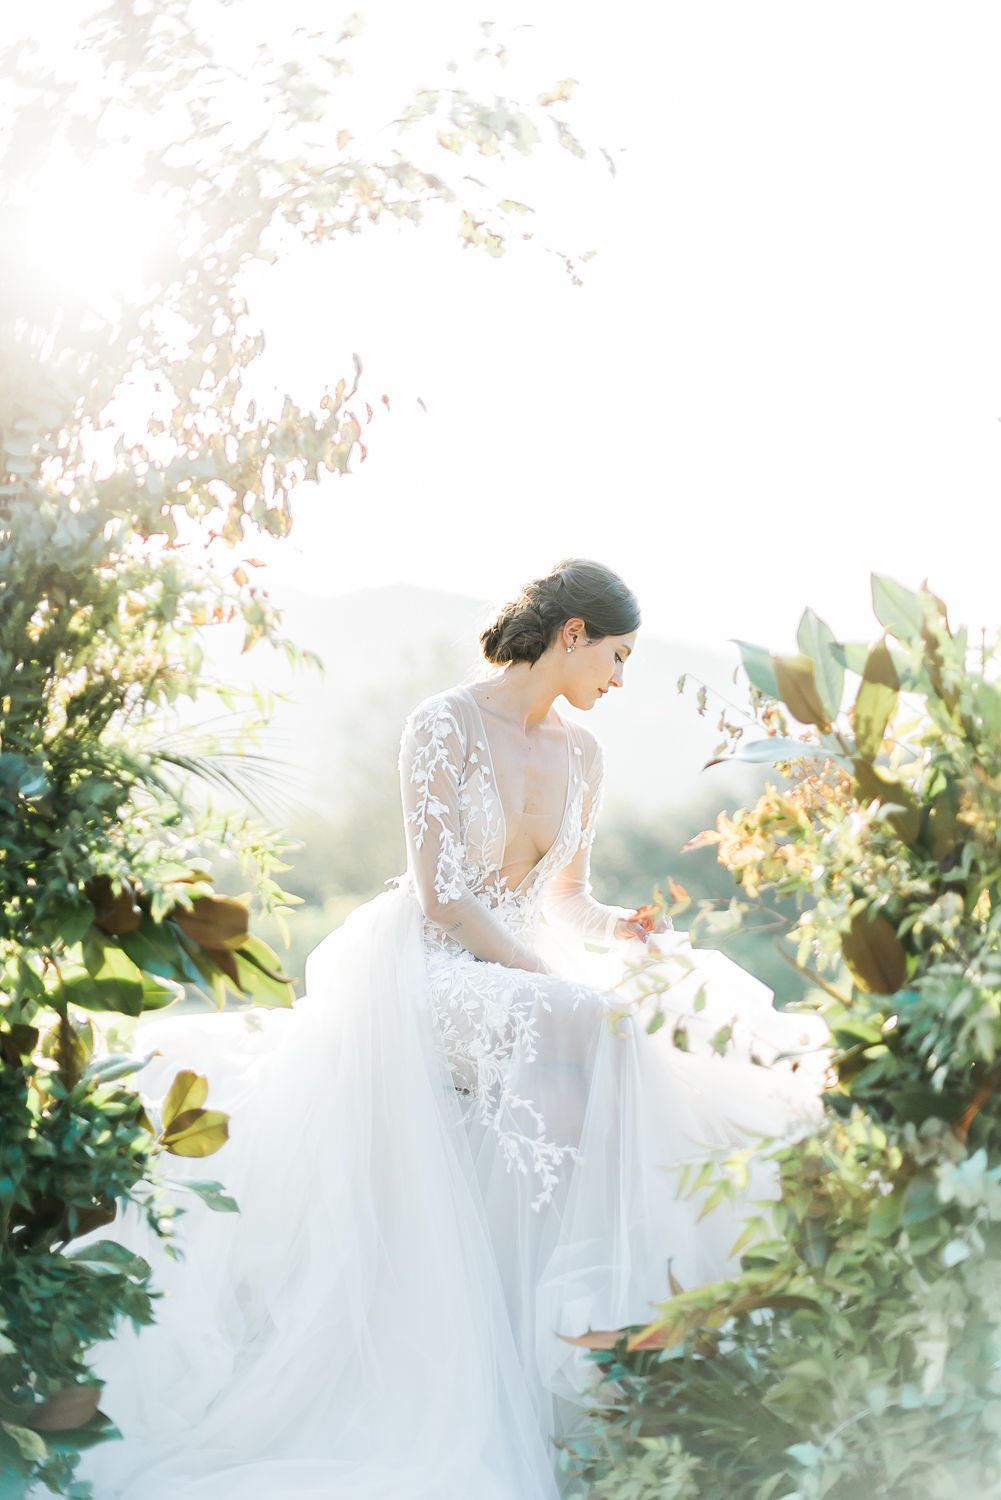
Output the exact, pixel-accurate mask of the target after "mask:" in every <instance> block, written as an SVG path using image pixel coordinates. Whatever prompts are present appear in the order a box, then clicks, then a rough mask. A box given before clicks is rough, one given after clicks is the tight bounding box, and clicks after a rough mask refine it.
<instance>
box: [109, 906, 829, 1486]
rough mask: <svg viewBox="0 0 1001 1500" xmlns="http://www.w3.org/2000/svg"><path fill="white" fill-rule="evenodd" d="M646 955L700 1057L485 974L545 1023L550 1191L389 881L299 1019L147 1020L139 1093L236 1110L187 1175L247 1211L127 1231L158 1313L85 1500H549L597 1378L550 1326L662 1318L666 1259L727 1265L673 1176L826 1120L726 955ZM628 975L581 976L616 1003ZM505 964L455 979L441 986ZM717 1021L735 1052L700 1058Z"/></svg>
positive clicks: (535, 1069)
mask: <svg viewBox="0 0 1001 1500" xmlns="http://www.w3.org/2000/svg"><path fill="white" fill-rule="evenodd" d="M622 946H623V947H625V946H626V945H622ZM629 946H633V947H634V946H635V945H629ZM664 947H665V950H666V951H667V953H668V954H669V962H673V963H674V964H675V968H676V973H675V978H676V984H675V985H674V986H673V987H672V989H671V991H670V995H669V999H670V1003H671V1007H672V1009H674V1010H675V1011H677V1013H678V1014H682V1013H689V1012H690V1013H691V1014H690V1016H689V1031H690V1036H691V1038H692V1040H693V1043H694V1044H695V1050H693V1051H691V1052H681V1051H679V1050H678V1049H677V1048H675V1047H674V1046H673V1045H672V1043H671V1032H672V1026H671V1024H668V1025H666V1026H664V1027H663V1028H662V1029H661V1030H660V1031H659V1032H658V1033H657V1034H656V1035H652V1036H651V1035H647V1034H646V1031H645V1028H644V1027H643V1025H642V1023H641V1021H638V1020H630V1019H623V1018H622V1017H621V1016H618V1015H617V1013H618V1012H620V1011H621V1010H622V1002H623V991H622V990H621V989H619V990H618V991H617V993H615V994H614V995H613V994H610V993H609V992H608V990H607V989H603V988H601V987H600V985H599V983H596V984H594V985H592V986H589V987H582V985H581V984H580V983H579V982H578V983H570V982H568V980H567V979H564V978H557V977H555V976H547V977H544V980H543V982H542V983H541V984H540V981H539V978H538V976H534V975H533V976H527V975H524V974H519V972H518V971H507V970H500V971H499V976H500V980H501V981H502V982H503V983H505V984H508V985H509V986H510V987H511V997H512V1003H518V1004H520V1005H521V1006H522V1008H523V1010H524V1008H525V1006H526V1005H527V1007H528V1011H529V1012H530V1014H531V1019H532V1023H533V1024H532V1026H531V1027H530V1028H529V1030H528V1032H527V1033H526V1034H525V1035H523V1036H522V1037H521V1039H520V1041H518V1042H515V1043H512V1045H511V1048H510V1049H509V1056H508V1058H507V1065H508V1074H507V1084H508V1089H507V1094H506V1101H507V1103H506V1105H505V1108H506V1109H507V1111H508V1114H509V1116H510V1115H511V1100H512V1099H515V1100H521V1101H523V1103H524V1108H523V1109H522V1114H521V1124H522V1127H523V1129H524V1131H525V1138H526V1140H528V1142H529V1146H530V1147H531V1145H532V1139H533V1131H534V1139H535V1143H536V1145H544V1146H547V1147H550V1148H555V1149H550V1150H549V1153H548V1156H547V1157H546V1161H547V1162H548V1166H546V1167H545V1168H544V1170H543V1171H542V1172H541V1175H540V1170H539V1168H538V1164H537V1163H535V1162H533V1158H532V1150H531V1149H529V1150H528V1151H527V1152H522V1153H519V1152H518V1151H517V1150H512V1144H511V1142H512V1130H511V1123H512V1118H514V1116H512V1117H511V1118H508V1119H507V1121H506V1122H505V1120H503V1119H499V1118H497V1117H492V1116H491V1115H490V1112H489V1111H485V1110H483V1109H480V1108H477V1107H475V1105H476V1099H477V1080H476V1078H475V1077H473V1078H469V1077H465V1076H463V1074H462V1070H461V1068H460V1067H459V1066H457V1061H456V1057H455V1056H454V1055H451V1054H450V1052H449V1048H448V1046H447V1044H446V1042H444V1041H443V1035H444V1033H443V1028H442V1025H441V1021H440V1016H441V994H440V990H441V984H442V976H441V973H440V965H439V972H438V975H437V978H435V976H434V974H433V973H431V974H430V975H429V965H428V962H427V957H426V953H425V947H424V942H423V937H422V927H421V917H420V912H419V909H418V907H417V905H416V902H415V900H414V897H413V895H412V894H411V892H410V890H409V888H408V886H407V884H406V883H405V882H404V883H403V885H402V886H401V888H399V889H397V890H393V891H389V892H387V893H386V894H385V895H383V896H380V897H378V898H377V899H376V900H375V901H373V902H371V903H369V904H368V905H367V906H366V907H363V908H362V909H360V910H359V911H357V912H356V913H354V914H353V915H352V916H351V917H350V918H349V920H348V921H347V923H346V924H345V925H344V927H343V928H341V929H339V930H338V931H337V932H335V933H333V934H331V936H330V937H328V938H327V939H326V940H325V941H324V942H323V943H321V944H320V946H319V947H318V948H317V949H316V950H315V952H314V953H313V954H312V955H311V957H310V960H309V962H308V965H307V971H306V981H307V992H308V993H307V997H306V998H305V999H303V1000H301V1001H299V1002H297V1003H296V1006H295V1008H294V1009H293V1010H292V1011H279V1012H263V1013H262V1012H259V1011H258V1012H253V1013H250V1014H249V1015H247V1014H241V1013H234V1014H232V1015H229V1014H222V1015H211V1016H205V1017H197V1018H189V1017H180V1018H178V1019H176V1020H174V1019H169V1018H168V1019H166V1020H163V1021H159V1022H153V1023H152V1024H150V1025H149V1026H147V1027H145V1028H144V1029H143V1031H142V1033H141V1036H142V1046H143V1049H144V1050H148V1049H149V1048H150V1047H154V1046H155V1047H157V1048H159V1050H160V1052H161V1054H162V1055H161V1057H159V1058H157V1059H156V1060H155V1062H154V1063H153V1064H151V1066H150V1068H149V1069H148V1070H147V1072H146V1073H145V1074H143V1075H142V1078H143V1080H144V1088H145V1089H146V1090H147V1091H148V1092H149V1093H151V1094H155V1093H156V1092H157V1090H158V1089H159V1088H162V1087H165V1086H166V1085H167V1084H168V1083H169V1081H170V1079H171V1078H172V1077H173V1075H174V1073H175V1072H176V1071H177V1069H178V1068H179V1067H181V1066H184V1067H194V1068H196V1069H197V1070H198V1071H199V1072H203V1073H205V1074H207V1075H208V1077H209V1080H210V1096H209V1101H210V1104H211V1105H212V1106H213V1107H218V1108H222V1109H225V1110H227V1111H228V1112H229V1113H230V1115H231V1126H230V1129H231V1139H230V1141H229V1143H228V1144H227V1146H226V1147H225V1148H224V1149H223V1151H222V1152H221V1153H220V1154H219V1155H218V1156H217V1157H215V1158H213V1159H212V1161H211V1162H210V1163H207V1164H202V1163H191V1164H190V1167H189V1170H190V1172H191V1175H192V1176H194V1177H204V1176H206V1175H211V1176H213V1177H219V1178H221V1179H222V1180H223V1181H224V1183H225V1185H226V1188H227V1190H228V1191H229V1192H231V1193H232V1194H233V1196H234V1197H235V1198H236V1199H237V1201H238V1203H239V1204H240V1209H241V1212H240V1213H239V1214H238V1215H236V1214H218V1213H212V1212H211V1211H209V1210H208V1209H206V1208H205V1207H204V1206H203V1205H201V1204H200V1203H198V1202H197V1201H195V1200H189V1201H193V1202H194V1206H193V1207H192V1208H191V1209H190V1211H189V1212H187V1213H186V1214H185V1216H184V1219H183V1221H182V1224H181V1229H180V1233H179V1239H180V1241H181V1243H182V1245H183V1247H184V1259H183V1261H173V1260H170V1259H168V1258H166V1257H164V1256H163V1255H162V1254H159V1253H158V1252H157V1247H156V1246H155V1245H153V1244H151V1243H150V1240H149V1238H148V1237H145V1232H144V1231H143V1230H142V1229H141V1228H140V1227H139V1226H129V1225H125V1226H122V1228H121V1231H120V1233H121V1237H122V1238H123V1239H124V1240H126V1242H127V1243H130V1244H131V1245H132V1246H133V1248H136V1249H138V1250H139V1251H140V1253H143V1254H146V1255H147V1256H152V1257H155V1265H156V1271H157V1282H158V1285H159V1286H160V1287H161V1288H162V1291H163V1297H162V1299H161V1300H160V1301H159V1302H158V1304H157V1322H156V1324H155V1325H154V1326H152V1327H150V1328H146V1329H143V1330H141V1331H140V1332H139V1333H135V1332H133V1331H132V1330H124V1331H123V1332H122V1333H121V1334H120V1336H119V1337H118V1338H117V1339H116V1340H115V1342H114V1343H113V1344H111V1345H108V1346H106V1347H105V1348H104V1349H102V1350H101V1351H99V1357H98V1359H97V1361H96V1369H97V1373H98V1374H99V1375H100V1376H101V1378H102V1379H104V1380H105V1381H106V1390H105V1393H104V1397H103V1399H102V1408H103V1409H104V1410H105V1411H106V1412H107V1413H108V1414H109V1415H110V1416H111V1417H112V1419H113V1420H114V1422H115V1423H116V1425H117V1426H118V1428H119V1429H120V1431H121V1433H122V1435H123V1440H122V1441H121V1442H113V1443H109V1444H106V1445H104V1446H103V1447H101V1448H99V1449H96V1450H94V1451H93V1452H92V1453H91V1454H89V1455H88V1456H87V1459H86V1462H85V1465H84V1468H83V1475H84V1476H85V1477H88V1478H90V1479H92V1481H93V1483H94V1489H95V1495H96V1497H97V1500H168V1497H169V1500H286V1497H287V1500H293V1497H294V1500H305V1497H316V1500H320V1497H324V1500H327V1497H330V1500H556V1497H557V1496H558V1495H559V1493H560V1487H559V1482H558V1481H557V1479H556V1477H555V1472H556V1465H555V1455H554V1449H553V1439H554V1438H555V1439H556V1440H560V1439H561V1438H564V1437H566V1436H567V1435H570V1434H573V1433H574V1432H575V1431H576V1430H578V1429H579V1428H580V1426H581V1425H582V1423H584V1422H586V1411H587V1409H588V1407H589V1406H590V1407H593V1406H594V1404H595V1398H594V1375H595V1370H594V1366H593V1365H592V1364H591V1363H590V1362H589V1361H588V1360H587V1358H586V1356H585V1355H583V1354H582V1352H581V1351H580V1350H579V1349H578V1348H576V1347H575V1346H573V1345H570V1344H568V1343H566V1342H565V1341H564V1340H563V1339H561V1338H560V1337H559V1335H560V1334H570V1335H575V1334H580V1333H583V1332H585V1331H586V1330H588V1329H598V1328H617V1327H620V1326H623V1325H625V1324H629V1323H643V1322H646V1321H648V1320H649V1318H650V1316H651V1311H652V1304H653V1303H655V1302H657V1301H662V1300H664V1299H665V1298H666V1297H667V1296H668V1262H669V1261H670V1264H671V1269H672V1272H673V1275H674V1277H676V1278H677V1280H678V1281H680V1282H681V1283H682V1285H684V1286H686V1287H687V1286H694V1285H697V1284H699V1283H701V1282H703V1281H706V1280H709V1279H715V1278H716V1277H718V1276H719V1275H721V1274H723V1273H724V1272H725V1270H726V1269H727V1266H728V1261H729V1249H730V1246H731V1244H732V1243H733V1240H734V1238H735V1224H734V1217H733V1215H732V1213H729V1212H727V1211H723V1210H721V1211H717V1212H714V1213H712V1214H710V1215H708V1216H707V1217H706V1218H705V1219H704V1220H702V1222H697V1216H698V1212H699V1204H698V1202H697V1201H696V1200H693V1199H689V1198H685V1197H683V1196H680V1195H679V1191H678V1175H677V1172H676V1171H675V1170H673V1169H674V1168H675V1167H676V1166H677V1164H679V1163H681V1162H683V1161H690V1160H692V1159H693V1158H694V1157H697V1156H699V1155H700V1154H704V1152H705V1151H706V1149H707V1148H709V1147H713V1146H717V1145H719V1144H720V1143H723V1142H727V1141H740V1140H743V1139H744V1138H745V1137H744V1136H743V1134H742V1133H743V1132H745V1131H747V1130H753V1131H759V1132H766V1133H774V1134H787V1133H789V1132H790V1131H793V1130H802V1129H803V1128H805V1127H806V1125H807V1124H808V1123H809V1120H810V1118H811V1117H812V1115H813V1112H814V1111H815V1108H816V1105H815V1099H816V1072H815V1070H814V1071H813V1073H812V1074H811V1070H810V1069H809V1068H807V1067H803V1068H801V1069H800V1070H799V1071H798V1072H796V1073H792V1072H790V1071H788V1070H783V1069H782V1068H781V1067H779V1068H772V1069H769V1068H762V1067H759V1066H757V1065H755V1064H752V1063H751V1062H750V1061H748V1060H746V1059H747V1058H748V1057H749V1055H750V1054H751V1052H754V1053H755V1054H756V1055H758V1056H759V1057H761V1059H762V1060H763V1061H765V1062H768V1061H770V1060H771V1058H772V1057H774V1055H775V1054H776V1052H786V1051H795V1050H799V1049H802V1048H806V1049H807V1053H808V1055H812V1056H814V1057H816V1056H818V1055H819V1054H818V1051H817V1049H818V1043H819V1042H820V1038H818V1035H817V1032H816V1029H811V1028H810V1026H809V1024H808V1023H805V1022H804V1021H803V1019H802V1018H799V1017H789V1016H783V1015H780V1014H777V1013H776V1012H775V1011H773V1010H772V1008H771V1003H770V995H769V992H768V991H767V990H766V989H765V988H764V987H763V986H761V985H760V984H758V983H757V981H755V980H754V979H752V978H751V977H750V976H749V975H747V974H745V973H744V972H743V971H742V970H740V969H738V968H737V967H736V966H735V965H733V964H732V963H730V962H729V961H728V960H726V959H724V958H723V957H721V956H720V955H718V954H715V953H699V954H693V953H691V951H690V950H689V949H688V948H687V941H686V940H685V939H684V938H683V937H681V936H678V937H675V936H674V935H668V937H667V938H665V939H664ZM670 955H673V957H671V956H670ZM627 956H628V955H627ZM622 957H623V955H622V954H619V955H618V957H616V956H615V955H610V956H608V957H607V958H605V959H603V960H598V959H595V960H594V963H595V965H596V968H595V971H594V973H593V974H592V975H591V976H590V977H592V978H593V979H595V980H596V981H600V983H603V984H606V985H607V984H610V983H611V982H612V980H613V979H614V978H615V977H616V975H617V974H618V975H621V969H622ZM563 961H564V960H560V959H558V958H557V957H556V956H555V955H554V956H553V962H554V963H556V962H563ZM601 965H603V967H601ZM470 966H472V967H470ZM690 966H693V967H690ZM432 967H433V966H432ZM495 968H496V966H494V965H478V964H477V963H476V961H475V960H473V959H463V960H457V961H456V967H455V973H454V976H453V977H454V985H455V989H456V993H457V994H459V993H461V991H462V987H463V985H464V984H466V983H467V981H468V982H470V983H471V982H473V981H474V980H478V979H480V978H482V971H483V970H485V969H490V970H494V969H495ZM495 977H497V976H495ZM436 986H437V993H436ZM526 987H527V988H526ZM699 988H702V990H703V1000H704V1002H705V1003H704V1005H703V1007H702V1008H701V1009H700V1010H699V1012H698V1014H697V1015H696V1014H695V1012H694V1009H693V998H694V994H695V992H696V990H698V989H699ZM526 996H527V999H526ZM700 1004H702V1002H700ZM733 1022H735V1023H736V1026H735V1037H736V1041H737V1043H738V1055H736V1056H730V1057H728V1058H726V1059H721V1058H719V1057H716V1056H715V1055H713V1054H712V1053H711V1051H710V1050H709V1049H708V1048H707V1047H703V1048H702V1050H699V1047H698V1044H699V1040H700V1037H699V1035H698V1033H699V1032H700V1030H701V1032H702V1033H703V1034H704V1035H711V1034H712V1033H713V1032H714V1031H715V1030H716V1028H717V1027H718V1026H719V1025H720V1024H723V1023H727V1024H730V1023H733ZM446 1030H447V1028H446ZM526 1037H527V1038H528V1039H527V1040H526ZM532 1038H534V1040H533V1039H532ZM741 1052H742V1053H743V1057H742V1056H741V1055H740V1053H741ZM526 1111H527V1114H526ZM495 1113H496V1112H495ZM526 1119H531V1120H532V1121H534V1124H533V1125H532V1127H531V1129H528V1128H527V1127H526V1126H525V1120H526ZM179 1165H180V1166H181V1169H182V1170H183V1169H184V1168H185V1166H186V1165H187V1164H183V1163H182V1164H179ZM765 1186H766V1188H767V1185H765ZM761 1188H762V1184H761V1183H758V1184H756V1186H755V1191H754V1192H752V1193H751V1195H750V1196H752V1197H754V1196H760V1194H761Z"/></svg>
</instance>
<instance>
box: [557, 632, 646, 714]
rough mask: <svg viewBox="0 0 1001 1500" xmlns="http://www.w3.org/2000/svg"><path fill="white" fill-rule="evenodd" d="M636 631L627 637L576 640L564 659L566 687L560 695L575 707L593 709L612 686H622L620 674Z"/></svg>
mask: <svg viewBox="0 0 1001 1500" xmlns="http://www.w3.org/2000/svg"><path fill="white" fill-rule="evenodd" d="M636 634H637V632H636V631H635V630H631V631H630V632H629V634H628V635H605V636H602V637H601V639H600V640H597V641H588V640H586V639H581V640H578V642H577V645H576V648H575V650H574V651H573V652H571V653H570V654H569V655H568V656H567V686H566V688H565V689H564V694H563V696H564V697H565V698H566V700H567V702H568V703H571V704H572V705H573V707H574V708H593V707H594V705H595V704H596V703H597V702H598V699H599V698H603V697H604V696H605V694H606V693H607V692H609V691H610V690H611V689H612V688H613V687H621V686H622V673H623V671H624V669H625V665H626V662H627V661H628V659H629V657H630V656H631V655H632V653H633V650H634V648H635V646H636Z"/></svg>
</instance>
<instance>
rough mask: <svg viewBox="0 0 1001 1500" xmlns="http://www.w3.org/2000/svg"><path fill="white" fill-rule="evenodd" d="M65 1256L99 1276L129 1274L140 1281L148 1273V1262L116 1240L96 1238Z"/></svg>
mask: <svg viewBox="0 0 1001 1500" xmlns="http://www.w3.org/2000/svg"><path fill="white" fill-rule="evenodd" d="M66 1258H67V1260H71V1261H73V1262H74V1264H76V1265H82V1266H86V1267H87V1269H88V1270H89V1271H94V1272H95V1273H96V1274H97V1275H101V1276H129V1277H131V1278H132V1279H133V1280H135V1281H140V1280H142V1279H143V1278H144V1277H146V1276H148V1275H149V1264H148V1262H147V1261H145V1260H143V1258H142V1256H141V1255H135V1254H134V1253H133V1252H132V1251H131V1250H126V1248H125V1246H124V1245H120V1244H119V1243H118V1241H117V1240H98V1241H97V1243H96V1244H93V1245H84V1246H83V1248H82V1249H80V1250H71V1251H68V1252H67V1257H66Z"/></svg>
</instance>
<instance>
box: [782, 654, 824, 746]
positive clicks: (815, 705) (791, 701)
mask: <svg viewBox="0 0 1001 1500" xmlns="http://www.w3.org/2000/svg"><path fill="white" fill-rule="evenodd" d="M772 665H773V667H774V668H775V680H776V682H777V683H778V689H779V697H780V698H781V699H782V701H783V703H784V704H785V706H786V708H788V710H789V712H790V713H791V714H792V716H793V718H794V719H798V720H799V722H800V723H801V724H814V725H816V727H817V728H818V729H827V728H828V727H829V725H830V716H829V715H828V713H827V710H826V709H825V708H824V705H823V703H822V702H821V701H820V694H819V693H818V692H817V685H816V682H815V681H814V673H813V662H812V661H811V660H810V658H809V657H808V656H773V657H772Z"/></svg>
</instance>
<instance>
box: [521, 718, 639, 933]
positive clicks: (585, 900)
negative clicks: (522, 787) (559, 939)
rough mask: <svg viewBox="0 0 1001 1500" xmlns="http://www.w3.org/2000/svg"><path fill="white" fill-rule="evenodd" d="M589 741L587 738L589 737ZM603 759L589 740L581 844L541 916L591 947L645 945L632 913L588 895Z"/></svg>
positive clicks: (549, 893) (555, 881)
mask: <svg viewBox="0 0 1001 1500" xmlns="http://www.w3.org/2000/svg"><path fill="white" fill-rule="evenodd" d="M589 739H590V736H589ZM603 783H604V757H603V755H602V751H601V746H600V745H599V744H598V742H597V740H594V739H591V742H590V745H589V747H588V759H587V764H586V766H585V769H584V802H583V808H582V814H581V842H580V844H579V846H578V849H577V853H576V854H575V855H574V857H573V859H572V860H571V861H570V863H569V864H568V865H567V866H566V868H565V869H564V870H561V871H560V873H559V874H558V875H556V876H554V877H553V879H552V880H551V881H550V882H549V885H548V887H547V889H546V896H545V912H546V916H547V918H548V919H549V921H550V922H552V923H553V925H554V926H556V927H562V928H564V929H567V930H569V931H572V932H574V933H576V934H577V936H579V937H582V938H584V939H585V940H589V941H590V942H593V943H612V942H614V941H616V940H617V939H621V938H639V939H640V940H641V941H642V942H644V943H645V942H646V941H647V937H648V933H647V931H646V930H645V928H644V927H643V926H642V925H641V924H640V923H639V922H637V921H636V920H635V917H636V912H635V911H630V910H628V909H627V908H626V907H624V906H605V905H604V904H603V903H602V902H600V901H596V900H595V899H594V896H593V895H592V894H591V874H590V871H591V845H592V844H593V843H594V830H595V827H596V824H597V820H598V812H599V809H600V807H601V796H602V787H603Z"/></svg>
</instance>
